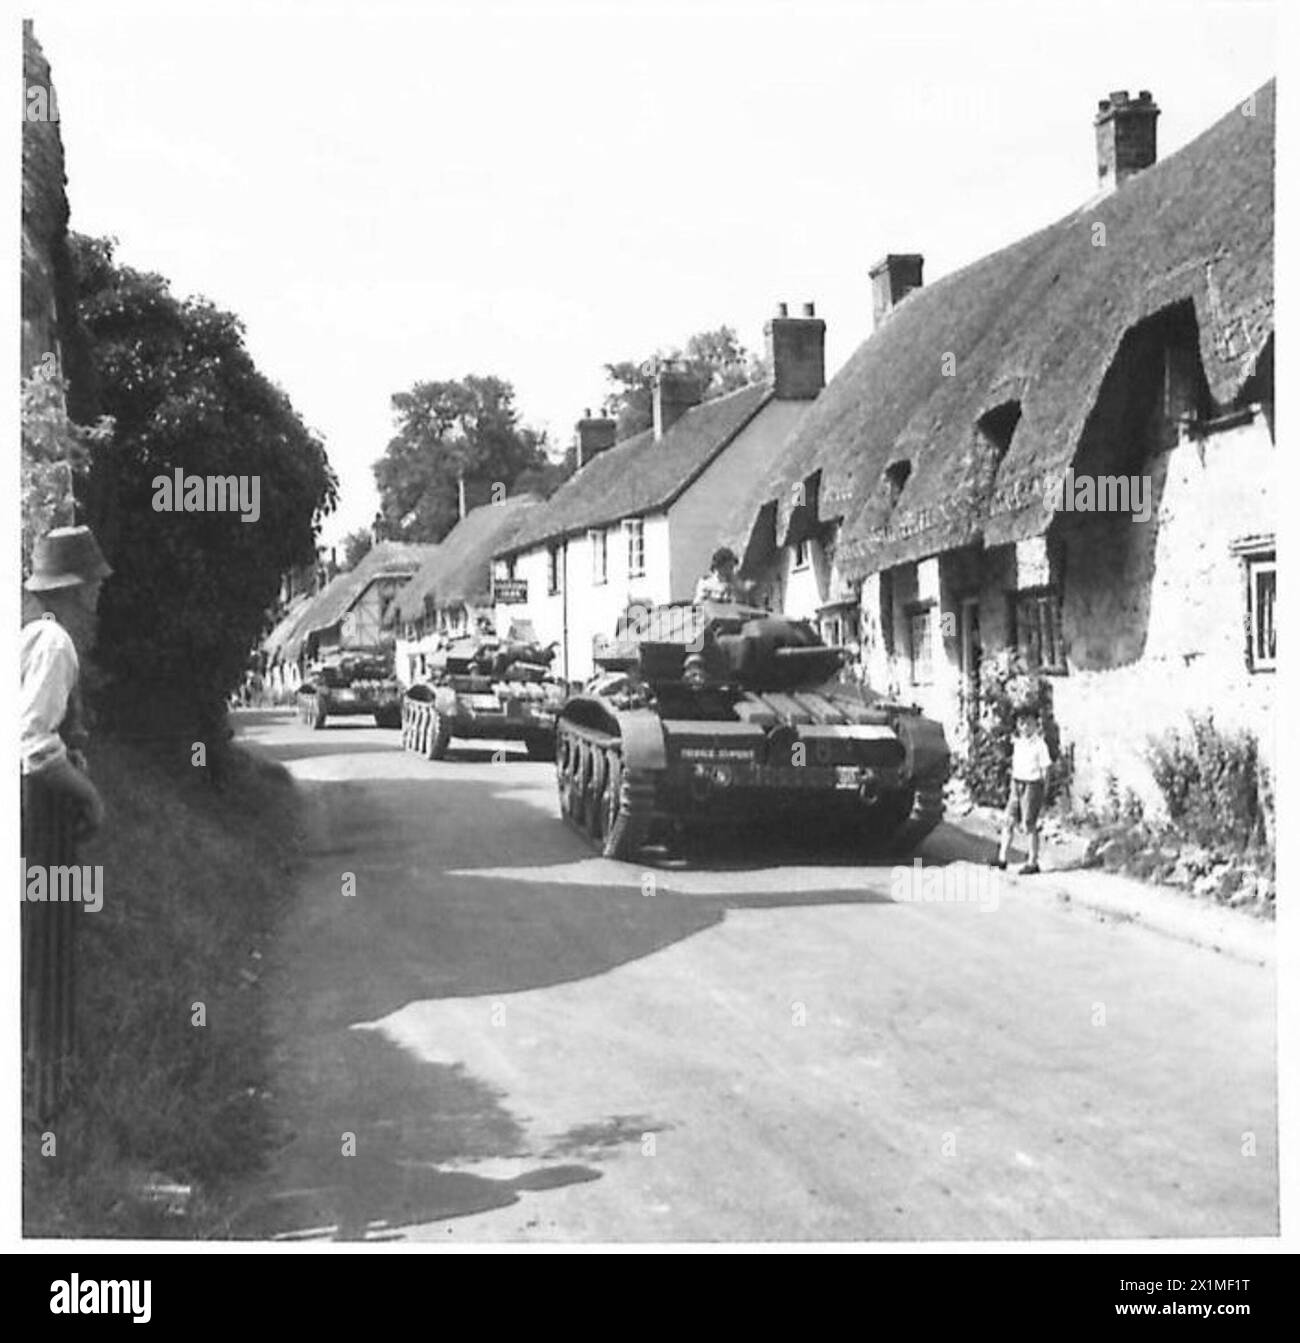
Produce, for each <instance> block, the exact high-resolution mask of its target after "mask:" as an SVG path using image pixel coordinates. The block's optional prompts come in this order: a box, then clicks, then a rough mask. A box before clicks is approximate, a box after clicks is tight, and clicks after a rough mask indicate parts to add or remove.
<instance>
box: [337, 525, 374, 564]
mask: <svg viewBox="0 0 1300 1343" xmlns="http://www.w3.org/2000/svg"><path fill="white" fill-rule="evenodd" d="M373 542H374V537H373V534H372V533H371V530H370V528H369V527H359V528H358V529H357V530H356V531H355V532H349V533H348V534H347V535H346V536H345V537H344V538H343V567H344V568H345V569H355V568H356V567H357V565H358V564H360V563H361V561H362V560H363V559H365V557H366V556H367V555H368V554H369V553H370V547H371V545H372V544H373Z"/></svg>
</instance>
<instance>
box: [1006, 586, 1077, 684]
mask: <svg viewBox="0 0 1300 1343" xmlns="http://www.w3.org/2000/svg"><path fill="white" fill-rule="evenodd" d="M1008 595H1009V598H1010V605H1011V646H1012V647H1013V648H1014V649H1015V651H1016V653H1017V655H1018V656H1019V657H1020V659H1021V661H1023V662H1024V664H1025V666H1026V667H1027V668H1028V669H1029V670H1030V671H1033V672H1037V673H1039V674H1041V675H1043V676H1065V675H1068V673H1069V670H1070V668H1069V661H1068V659H1067V657H1066V652H1065V621H1064V618H1063V612H1062V601H1061V591H1060V589H1059V588H1058V587H1057V586H1056V585H1055V584H1046V585H1043V586H1039V587H1032V588H1018V589H1016V590H1015V591H1013V592H1011V593H1009V594H1008ZM1031 602H1032V603H1033V604H1034V609H1035V611H1036V613H1038V614H1039V615H1040V616H1041V613H1042V611H1043V610H1045V609H1046V610H1047V611H1049V612H1050V616H1051V620H1050V626H1051V628H1050V635H1051V637H1050V640H1049V642H1050V643H1051V644H1052V651H1053V652H1054V653H1055V654H1056V658H1055V660H1054V661H1051V662H1048V661H1045V660H1044V659H1043V657H1042V656H1041V654H1042V647H1043V626H1042V622H1041V619H1039V620H1037V621H1036V622H1035V623H1036V631H1035V632H1036V634H1037V636H1038V638H1037V643H1036V647H1037V649H1038V653H1039V656H1038V657H1037V659H1035V658H1033V657H1030V656H1029V654H1028V653H1027V651H1026V649H1027V645H1026V642H1025V640H1024V638H1023V634H1024V629H1023V620H1022V617H1021V607H1022V605H1024V604H1026V603H1031Z"/></svg>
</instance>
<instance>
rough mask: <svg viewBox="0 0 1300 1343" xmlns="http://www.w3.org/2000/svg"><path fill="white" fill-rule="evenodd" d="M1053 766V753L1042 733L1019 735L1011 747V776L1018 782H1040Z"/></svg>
mask: <svg viewBox="0 0 1300 1343" xmlns="http://www.w3.org/2000/svg"><path fill="white" fill-rule="evenodd" d="M1051 767H1052V753H1051V752H1050V751H1049V750H1048V749H1047V743H1046V742H1045V741H1044V740H1043V737H1042V734H1041V733H1035V734H1034V735H1033V736H1032V737H1017V738H1016V739H1015V744H1014V745H1013V746H1012V748H1011V777H1012V778H1013V779H1015V780H1016V782H1017V783H1039V782H1041V781H1042V780H1043V779H1046V778H1047V771H1048V770H1049V769H1050V768H1051Z"/></svg>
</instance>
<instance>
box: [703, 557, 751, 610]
mask: <svg viewBox="0 0 1300 1343" xmlns="http://www.w3.org/2000/svg"><path fill="white" fill-rule="evenodd" d="M739 565H740V561H739V560H738V559H737V558H736V552H735V551H734V550H732V549H731V547H730V546H720V547H719V548H718V549H717V550H715V551H714V552H713V559H712V560H711V561H710V565H709V572H708V573H707V574H705V575H704V577H703V578H701V579H700V581H699V582H698V583H697V584H696V585H695V600H696V601H697V602H706V601H712V602H739V601H744V600H746V598H747V596H748V593H749V587H750V585H749V584H748V583H746V582H745V581H744V579H742V578H738V577H737V576H736V569H737V568H738V567H739Z"/></svg>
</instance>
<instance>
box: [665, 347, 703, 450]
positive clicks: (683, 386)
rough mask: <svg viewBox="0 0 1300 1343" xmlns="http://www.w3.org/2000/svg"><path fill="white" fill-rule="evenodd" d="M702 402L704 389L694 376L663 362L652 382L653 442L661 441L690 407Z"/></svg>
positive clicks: (668, 362)
mask: <svg viewBox="0 0 1300 1343" xmlns="http://www.w3.org/2000/svg"><path fill="white" fill-rule="evenodd" d="M703 398H704V389H703V388H702V387H701V386H700V384H699V380H698V379H697V378H696V377H695V375H694V374H692V373H690V372H688V371H687V370H686V369H684V368H682V367H681V365H680V363H679V362H678V361H677V360H665V361H664V362H663V364H662V365H660V368H659V372H658V373H657V374H656V376H655V382H654V395H653V407H654V427H655V438H656V439H660V438H662V437H663V436H664V435H665V434H666V433H667V432H668V431H669V429H671V428H672V427H673V425H674V424H676V423H677V421H678V420H680V419H681V417H682V416H683V415H685V414H686V412H687V411H688V410H690V408H691V407H692V406H698V405H699V404H700V402H701V401H702V400H703Z"/></svg>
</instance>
